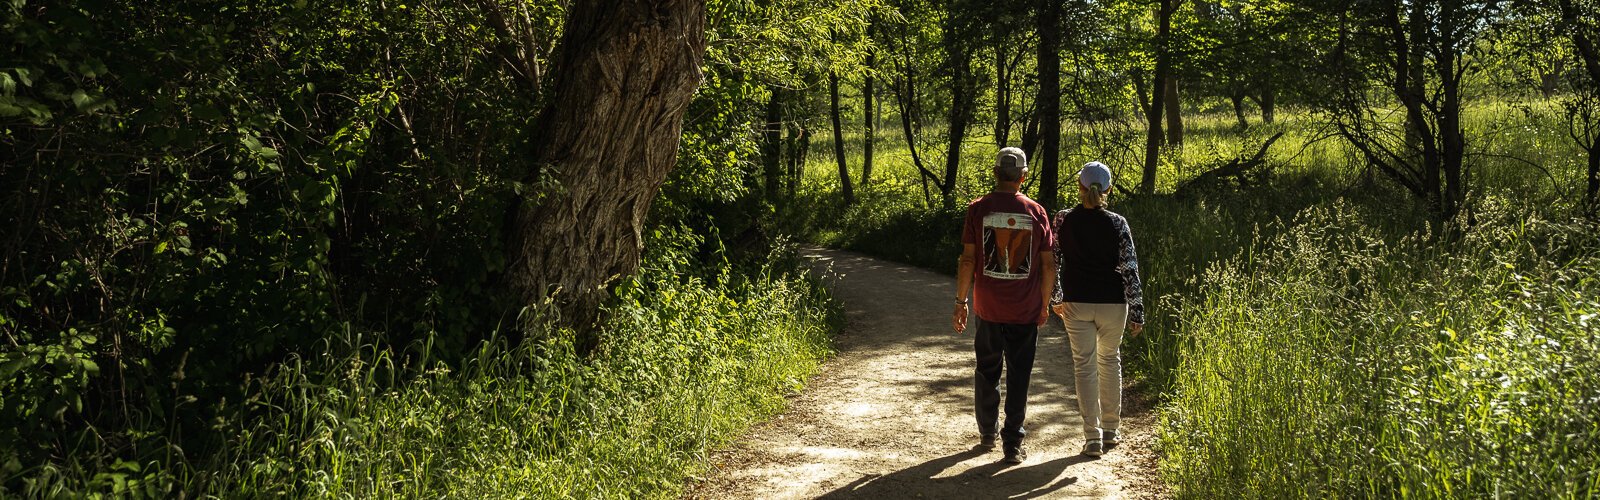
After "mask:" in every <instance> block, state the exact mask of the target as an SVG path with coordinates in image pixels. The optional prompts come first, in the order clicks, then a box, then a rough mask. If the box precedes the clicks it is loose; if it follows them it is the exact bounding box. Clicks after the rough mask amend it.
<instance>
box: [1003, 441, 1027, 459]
mask: <svg viewBox="0 0 1600 500" xmlns="http://www.w3.org/2000/svg"><path fill="white" fill-rule="evenodd" d="M1027 459H1028V450H1027V449H1024V448H1023V447H1022V446H1021V445H1017V447H1015V448H1006V457H1005V458H1003V459H1001V460H1000V461H1001V462H1005V463H1008V464H1020V463H1022V461H1023V460H1027Z"/></svg>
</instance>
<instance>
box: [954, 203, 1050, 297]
mask: <svg viewBox="0 0 1600 500" xmlns="http://www.w3.org/2000/svg"><path fill="white" fill-rule="evenodd" d="M961 243H963V244H973V245H977V247H978V261H977V279H976V280H975V282H974V283H973V293H972V295H973V299H972V307H973V310H974V312H976V313H978V318H979V319H982V320H984V321H988V322H990V323H1012V324H1027V325H1031V324H1035V323H1038V322H1039V316H1040V315H1042V314H1043V313H1044V311H1043V308H1044V295H1043V294H1042V292H1040V291H1039V286H1040V284H1041V283H1042V280H1045V279H1051V280H1053V279H1055V277H1053V276H1043V274H1044V272H1043V270H1042V264H1043V262H1042V261H1039V260H1038V256H1039V253H1040V252H1047V251H1048V250H1049V249H1050V248H1053V247H1054V246H1055V233H1053V232H1052V231H1050V217H1049V215H1048V214H1046V213H1045V211H1044V207H1042V206H1039V204H1038V203H1037V202H1034V201H1033V200H1031V199H1028V197H1027V196H1024V195H1023V194H1021V193H989V194H987V195H984V197H982V198H978V199H976V200H973V201H972V203H971V204H968V205H967V222H966V225H965V226H964V227H963V228H962V230H961ZM1045 258H1049V256H1048V254H1046V257H1045Z"/></svg>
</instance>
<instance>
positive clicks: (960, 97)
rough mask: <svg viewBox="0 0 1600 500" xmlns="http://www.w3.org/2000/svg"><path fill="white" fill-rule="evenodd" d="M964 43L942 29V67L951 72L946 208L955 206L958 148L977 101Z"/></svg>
mask: <svg viewBox="0 0 1600 500" xmlns="http://www.w3.org/2000/svg"><path fill="white" fill-rule="evenodd" d="M965 43H966V42H965V41H964V40H961V37H960V36H957V35H956V34H955V29H954V28H953V27H952V26H949V25H947V26H946V27H945V44H946V45H945V64H946V66H947V67H948V68H950V101H951V102H950V119H949V121H947V122H946V123H948V124H949V126H950V128H949V142H947V143H946V144H947V148H946V149H945V162H944V182H941V183H939V194H940V195H941V196H942V197H943V202H944V205H945V206H947V207H948V206H953V205H954V204H955V188H956V179H957V178H958V176H959V175H960V173H961V148H962V146H964V145H965V143H966V138H967V127H968V126H970V125H971V124H972V115H973V109H972V108H973V107H974V101H975V100H976V99H977V96H976V95H975V94H976V93H977V89H976V87H977V85H976V82H974V81H973V79H974V78H973V75H972V60H971V59H970V56H971V53H970V52H969V51H968V50H967V46H966V45H965Z"/></svg>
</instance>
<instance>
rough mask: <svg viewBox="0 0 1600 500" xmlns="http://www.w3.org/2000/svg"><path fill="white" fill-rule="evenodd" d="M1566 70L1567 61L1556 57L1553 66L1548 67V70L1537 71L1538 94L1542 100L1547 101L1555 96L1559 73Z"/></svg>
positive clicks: (1558, 84) (1558, 83)
mask: <svg viewBox="0 0 1600 500" xmlns="http://www.w3.org/2000/svg"><path fill="white" fill-rule="evenodd" d="M1566 70H1567V61H1566V60H1565V59H1557V60H1556V62H1555V67H1554V68H1550V71H1540V72H1539V95H1540V96H1541V97H1543V98H1544V100H1546V101H1548V100H1550V98H1552V97H1555V96H1556V89H1557V88H1559V86H1560V85H1561V75H1562V74H1563V73H1566Z"/></svg>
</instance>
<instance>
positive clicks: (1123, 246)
mask: <svg viewBox="0 0 1600 500" xmlns="http://www.w3.org/2000/svg"><path fill="white" fill-rule="evenodd" d="M1112 220H1113V221H1115V223H1116V225H1117V235H1118V239H1119V240H1121V241H1120V242H1119V244H1118V247H1119V249H1118V259H1117V272H1119V273H1121V274H1122V297H1123V299H1124V300H1126V301H1127V302H1128V322H1130V323H1134V324H1144V287H1143V285H1142V284H1141V283H1140V282H1139V257H1138V255H1136V254H1135V252H1134V249H1133V230H1132V229H1130V228H1129V227H1128V220H1127V219H1124V218H1123V217H1122V216H1120V215H1118V216H1116V217H1115V218H1114V219H1112Z"/></svg>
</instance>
